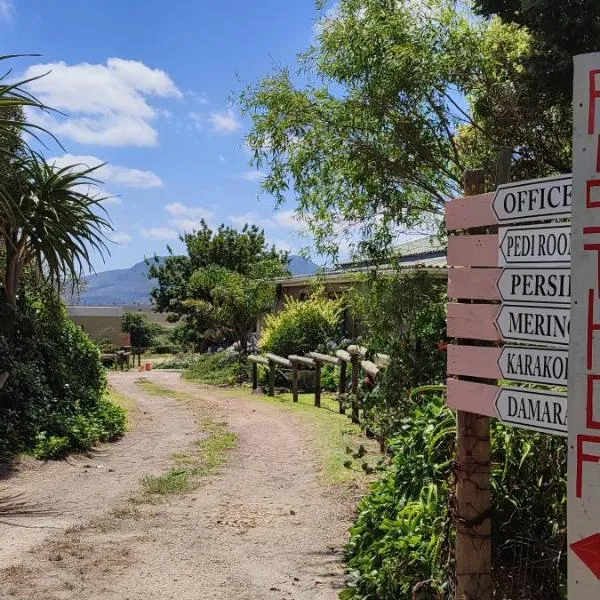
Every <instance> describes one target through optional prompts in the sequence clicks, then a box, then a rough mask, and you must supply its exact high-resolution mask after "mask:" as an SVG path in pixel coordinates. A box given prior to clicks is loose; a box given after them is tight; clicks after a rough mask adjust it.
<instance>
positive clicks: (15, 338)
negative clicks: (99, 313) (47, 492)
mask: <svg viewBox="0 0 600 600" xmlns="http://www.w3.org/2000/svg"><path fill="white" fill-rule="evenodd" d="M99 357H100V355H99V351H98V348H97V347H96V345H95V344H93V343H92V342H91V341H90V339H89V338H88V337H87V335H86V334H85V332H84V331H83V330H82V329H81V328H80V327H79V326H77V325H75V324H74V323H73V322H72V321H71V320H69V319H68V318H67V315H66V311H65V309H64V306H63V305H62V304H61V303H60V301H59V300H58V299H57V298H56V296H55V295H54V294H53V293H52V292H49V291H44V290H42V291H38V292H36V293H32V292H30V293H28V294H23V295H22V297H21V298H20V301H19V311H18V319H17V324H16V330H15V331H14V334H13V335H11V336H10V337H9V338H7V337H5V336H0V371H8V372H9V378H8V380H7V382H6V384H5V385H4V387H3V388H2V389H1V390H0V456H10V455H13V454H15V453H18V452H27V451H31V450H33V449H34V448H36V454H39V455H46V454H48V455H52V456H54V455H57V454H63V453H64V451H66V450H67V449H68V450H78V449H83V448H85V447H89V445H90V443H93V441H103V440H105V439H111V438H112V437H115V436H117V435H119V434H120V433H122V432H123V431H124V429H125V417H124V414H123V413H122V411H121V409H118V408H117V407H113V406H112V405H111V404H109V403H108V402H107V401H105V400H104V395H105V392H106V379H105V373H104V370H103V368H102V366H101V364H100V360H99ZM41 434H43V435H42V437H40V435H41ZM61 438H66V439H67V440H69V446H68V448H66V442H65V441H64V440H62V439H61ZM92 440H93V441H92ZM44 448H46V450H44Z"/></svg>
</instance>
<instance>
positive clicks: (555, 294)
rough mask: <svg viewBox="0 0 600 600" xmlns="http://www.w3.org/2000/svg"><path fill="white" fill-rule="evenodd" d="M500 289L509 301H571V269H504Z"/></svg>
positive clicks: (544, 302)
mask: <svg viewBox="0 0 600 600" xmlns="http://www.w3.org/2000/svg"><path fill="white" fill-rule="evenodd" d="M497 286H498V291H499V292H500V297H501V298H502V300H505V301H508V302H537V303H538V304H566V305H568V304H570V303H571V269H570V268H566V269H504V271H502V275H500V279H498V283H497Z"/></svg>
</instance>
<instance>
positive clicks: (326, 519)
mask: <svg viewBox="0 0 600 600" xmlns="http://www.w3.org/2000/svg"><path fill="white" fill-rule="evenodd" d="M137 378H139V376H138V375H137V374H133V373H124V374H120V373H119V374H115V375H114V376H112V377H111V382H112V384H113V385H115V386H116V387H117V389H118V390H119V391H120V392H122V393H124V394H128V395H132V396H134V397H136V398H138V399H140V406H143V402H151V403H153V408H156V411H160V414H161V415H162V419H163V420H164V423H163V422H162V421H161V423H160V424H159V422H158V421H157V416H158V413H156V412H155V413H154V414H153V416H152V420H153V422H154V424H155V426H156V427H157V428H160V427H161V426H162V425H163V424H164V427H165V432H164V433H165V435H166V437H167V438H168V439H171V433H170V432H171V426H172V425H173V426H175V427H176V428H179V427H181V432H182V434H181V439H179V445H178V444H177V443H175V441H176V439H177V436H175V440H173V439H171V442H169V443H167V444H166V446H164V445H163V442H162V441H160V442H159V441H157V439H156V438H153V440H152V442H151V443H150V445H151V444H152V443H154V444H158V445H159V446H160V447H162V448H164V449H165V450H166V449H167V448H168V454H169V455H170V454H171V453H172V452H179V451H181V448H183V449H185V447H187V446H189V445H190V443H191V441H192V440H193V439H196V438H197V437H198V433H197V430H196V431H194V430H195V429H196V425H195V424H194V418H197V419H200V418H202V416H203V415H204V416H205V415H207V414H209V415H210V417H211V419H212V420H213V421H225V422H227V424H228V428H229V429H230V430H232V431H234V432H235V433H237V435H238V437H239V443H238V447H237V449H236V450H235V451H233V452H232V454H231V456H230V458H229V461H228V463H227V466H226V467H225V468H224V469H223V470H222V471H221V472H220V473H219V474H216V475H212V476H210V477H208V478H207V481H206V482H205V483H204V485H202V486H201V487H200V488H198V489H197V490H195V491H193V492H191V493H188V494H185V495H183V496H177V497H170V498H169V499H168V501H165V502H163V503H160V504H157V505H141V506H140V507H139V509H136V512H135V514H134V515H128V514H125V516H124V518H108V519H104V520H100V521H99V522H97V523H93V522H92V523H91V524H89V525H87V526H86V525H84V526H83V527H81V528H79V529H77V528H72V527H71V529H69V530H67V531H66V532H63V533H55V534H54V535H51V536H49V537H48V538H47V540H46V541H45V542H44V543H42V544H40V545H38V546H37V547H35V548H33V549H32V547H31V545H29V547H28V548H26V549H25V550H22V551H18V552H17V553H15V552H14V548H13V554H12V556H13V560H12V566H11V567H10V568H9V569H5V570H4V571H3V573H4V577H5V578H6V579H7V582H6V583H7V585H6V586H3V587H2V589H4V590H7V591H8V593H9V594H10V595H8V596H7V598H17V599H19V600H25V599H27V600H42V599H43V600H67V599H69V600H71V599H73V600H74V599H75V598H83V597H85V598H86V600H100V599H102V600H124V599H128V600H142V599H144V600H148V599H150V600H154V599H155V600H167V599H171V598H172V599H175V598H177V599H182V600H205V599H215V600H216V599H220V600H221V599H222V600H262V599H265V600H282V599H291V600H309V599H310V600H334V599H336V598H337V597H338V593H339V591H340V589H343V586H344V572H343V565H342V562H341V551H340V549H341V547H342V545H343V544H344V542H345V540H346V531H347V527H348V526H349V524H350V518H351V512H352V507H351V506H349V505H348V504H347V502H345V501H343V500H342V499H341V496H340V495H339V494H338V493H337V492H336V491H335V490H332V489H331V488H329V487H327V486H325V485H323V483H322V482H321V481H320V480H319V476H318V472H319V468H318V464H317V462H316V460H315V453H314V448H315V446H314V437H313V436H314V435H315V434H314V432H313V431H311V430H310V428H309V427H308V425H307V424H306V423H305V422H304V421H303V420H302V419H301V418H299V417H298V416H297V415H293V414H290V413H289V412H284V411H282V410H281V409H279V408H278V407H277V406H275V405H271V404H267V403H263V402H258V401H255V400H253V399H251V398H247V397H241V396H238V395H233V394H230V393H228V392H227V391H225V390H217V389H215V388H209V387H204V386H195V385H193V384H190V383H188V382H186V381H184V380H182V379H181V378H180V376H179V375H178V374H176V373H167V372H162V373H161V372H152V373H151V374H149V378H150V379H151V380H152V381H154V382H156V383H158V384H159V385H161V386H164V387H166V388H169V389H173V390H177V391H180V392H184V393H186V394H188V395H189V397H191V398H193V400H190V401H187V402H185V403H183V402H177V401H173V400H171V399H169V398H164V397H152V398H145V400H144V401H142V398H143V394H141V392H140V391H139V390H138V389H137V388H136V386H135V383H134V382H135V380H136V379H137ZM172 415H177V416H175V418H174V420H173V422H171V416H172ZM192 415H195V416H192ZM190 429H191V430H192V433H191V434H190ZM130 435H131V437H133V436H134V435H136V436H141V437H142V438H143V437H144V436H146V435H148V433H147V432H146V433H144V431H143V430H142V423H140V425H139V427H138V429H137V430H136V431H135V432H134V433H132V434H130ZM194 436H195V438H194ZM159 437H161V436H160V435H159ZM127 443H128V442H127V440H126V441H124V442H120V443H119V444H117V445H115V446H114V447H111V448H110V450H106V451H105V452H110V453H111V454H112V453H114V454H116V455H118V456H119V457H120V460H121V461H123V462H126V455H127V453H128V452H129V451H130V448H131V447H128V446H127ZM129 443H130V444H132V446H133V447H135V446H136V444H141V445H144V444H145V443H146V442H142V441H141V440H138V441H137V442H136V441H130V442H129ZM176 446H178V448H175V447H176ZM115 460H116V458H115ZM168 463H169V461H168V460H165V461H164V465H163V466H164V468H165V470H166V468H168V467H169V466H170V465H169V464H168ZM103 464H106V465H108V462H107V461H106V460H105V459H104V458H103ZM154 466H156V467H157V468H158V465H154ZM53 468H54V469H57V471H60V470H61V469H63V470H66V469H68V468H72V467H68V466H66V465H64V464H62V463H58V464H57V465H56V466H54V467H53ZM42 470H43V469H42ZM114 472H117V469H115V471H114ZM111 474H112V473H111ZM145 474H146V472H141V471H136V472H135V475H133V473H131V475H132V480H131V483H135V482H136V481H137V480H139V477H140V476H142V475H145ZM55 475H56V476H58V478H59V479H60V477H61V476H60V474H59V473H58V472H57V473H56V474H55ZM21 476H22V475H19V476H18V477H16V478H15V479H14V480H13V481H17V482H18V480H19V479H20V478H21ZM74 483H76V480H75V481H73V480H72V479H71V478H67V479H66V480H64V481H63V483H62V484H60V485H58V488H59V489H60V490H63V492H64V491H65V490H67V489H69V487H70V485H72V484H74ZM103 485H107V483H106V480H105V482H104V483H103ZM17 487H18V486H17ZM90 491H92V493H93V490H89V489H88V493H89V492H90ZM122 499H123V493H121V494H118V493H114V494H112V500H107V504H108V505H110V504H112V506H108V505H107V508H109V507H110V508H116V507H117V506H118V504H119V500H121V501H122ZM95 504H97V503H95ZM67 508H68V507H67ZM76 512H77V511H74V510H73V507H72V506H71V513H70V514H72V515H73V516H75V513H76ZM84 513H85V511H84ZM93 516H94V515H89V514H79V519H78V521H79V522H80V523H83V524H84V523H85V520H86V517H87V518H90V517H93ZM62 518H63V514H62V513H61V514H60V517H55V518H54V520H55V522H56V519H62ZM68 521H69V522H72V519H68ZM65 524H66V523H65V522H61V523H60V526H61V527H64V525H65ZM4 533H5V530H0V536H2V537H0V540H4V537H3V535H4ZM16 535H17V536H18V535H19V534H16ZM45 535H46V536H47V533H46V534H45ZM1 544H2V543H1V542H0V545H1ZM11 546H13V547H14V543H13V544H11ZM0 556H2V554H1V553H0ZM19 559H20V560H19ZM3 564H4V565H6V564H7V563H6V562H4V561H3ZM0 577H2V574H1V573H0Z"/></svg>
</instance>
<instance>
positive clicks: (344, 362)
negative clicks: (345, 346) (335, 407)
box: [335, 350, 352, 415]
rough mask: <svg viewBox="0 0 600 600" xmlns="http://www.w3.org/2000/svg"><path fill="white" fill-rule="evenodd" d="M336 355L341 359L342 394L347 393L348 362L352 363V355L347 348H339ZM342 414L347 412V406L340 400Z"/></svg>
mask: <svg viewBox="0 0 600 600" xmlns="http://www.w3.org/2000/svg"><path fill="white" fill-rule="evenodd" d="M335 355H336V356H337V357H338V358H339V359H340V394H345V393H346V376H347V375H346V373H347V368H348V364H350V363H352V356H350V354H349V353H348V352H346V351H345V350H337V351H336V353H335ZM340 414H341V415H344V414H346V407H345V406H344V403H343V401H341V400H340Z"/></svg>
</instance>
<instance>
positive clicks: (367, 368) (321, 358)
mask: <svg viewBox="0 0 600 600" xmlns="http://www.w3.org/2000/svg"><path fill="white" fill-rule="evenodd" d="M366 354H367V349H366V348H364V347H362V346H358V345H352V346H348V349H347V350H337V351H336V353H335V355H330V354H322V353H320V352H308V353H307V354H306V355H304V356H299V355H296V354H291V355H290V356H288V357H284V356H278V355H276V354H269V353H266V354H264V355H262V356H259V355H256V354H251V355H250V356H249V357H248V360H249V361H250V363H251V364H252V389H253V390H256V389H258V367H259V365H260V366H262V367H265V368H266V369H268V385H267V393H268V395H269V396H274V395H275V373H276V370H277V369H278V368H280V369H283V370H284V371H287V372H289V373H290V374H291V389H292V396H293V401H294V402H298V382H299V379H300V373H305V372H307V371H310V372H312V373H313V374H314V375H313V376H314V394H315V401H314V404H315V406H316V407H320V406H321V391H322V384H321V374H322V369H323V365H333V366H335V367H337V368H338V369H339V378H338V390H337V391H338V393H339V394H340V396H342V395H343V394H346V393H347V391H348V390H347V377H348V368H350V369H351V379H350V380H351V383H350V390H349V391H350V392H351V398H352V404H351V418H352V422H353V423H356V424H360V405H359V402H358V386H359V381H360V374H361V371H362V372H364V373H365V374H366V375H367V376H368V377H369V378H371V379H372V380H373V381H375V380H376V379H377V377H378V376H379V375H380V373H381V371H382V369H384V368H385V367H386V366H387V365H388V364H389V361H390V357H389V356H388V355H387V354H376V355H375V356H374V358H373V360H372V361H370V360H365V356H366ZM339 412H340V414H345V412H346V409H345V405H344V398H343V397H340V400H339Z"/></svg>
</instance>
